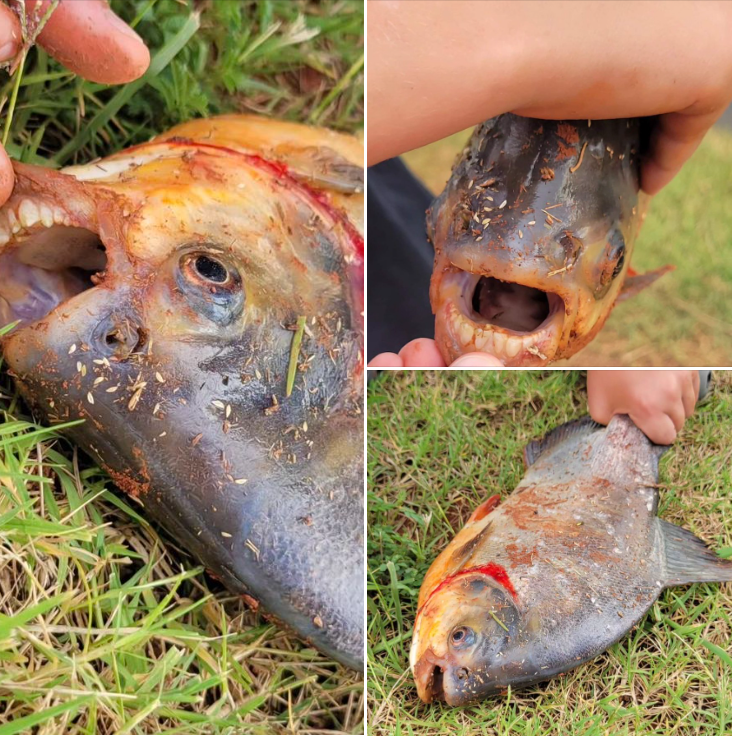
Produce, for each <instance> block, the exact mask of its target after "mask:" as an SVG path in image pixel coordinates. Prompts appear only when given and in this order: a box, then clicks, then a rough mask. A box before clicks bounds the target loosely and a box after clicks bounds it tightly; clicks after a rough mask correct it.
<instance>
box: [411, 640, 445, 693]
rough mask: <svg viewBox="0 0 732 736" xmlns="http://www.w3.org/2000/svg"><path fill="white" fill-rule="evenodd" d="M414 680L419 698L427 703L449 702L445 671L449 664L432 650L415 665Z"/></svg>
mask: <svg viewBox="0 0 732 736" xmlns="http://www.w3.org/2000/svg"><path fill="white" fill-rule="evenodd" d="M413 669H414V679H415V682H416V684H417V691H418V693H419V697H420V698H421V699H422V701H423V702H425V703H434V702H437V703H440V702H441V703H444V702H447V698H446V695H445V671H446V669H447V663H446V662H445V661H444V660H441V659H440V658H438V657H437V656H436V655H435V654H434V652H433V651H432V650H431V649H428V650H427V651H426V652H424V653H423V654H422V656H421V657H420V659H419V661H418V662H415V663H414V664H413Z"/></svg>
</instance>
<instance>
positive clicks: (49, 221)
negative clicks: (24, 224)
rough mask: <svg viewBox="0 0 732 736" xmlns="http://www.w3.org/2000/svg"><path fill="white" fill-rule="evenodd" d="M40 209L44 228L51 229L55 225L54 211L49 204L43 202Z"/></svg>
mask: <svg viewBox="0 0 732 736" xmlns="http://www.w3.org/2000/svg"><path fill="white" fill-rule="evenodd" d="M38 209H39V211H40V213H41V223H42V224H43V226H44V227H51V226H52V225H53V223H54V218H53V209H51V208H50V207H49V206H48V205H47V204H44V203H43V202H41V205H40V206H39V208H38Z"/></svg>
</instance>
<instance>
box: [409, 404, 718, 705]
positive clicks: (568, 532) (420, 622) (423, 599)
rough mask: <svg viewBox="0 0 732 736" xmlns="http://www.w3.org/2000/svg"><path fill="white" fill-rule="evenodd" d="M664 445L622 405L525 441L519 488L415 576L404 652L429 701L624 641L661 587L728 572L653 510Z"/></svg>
mask: <svg viewBox="0 0 732 736" xmlns="http://www.w3.org/2000/svg"><path fill="white" fill-rule="evenodd" d="M666 449H667V448H666V447H662V446H658V445H654V444H653V443H651V442H650V440H648V438H647V437H646V436H645V435H644V434H643V433H642V432H641V431H640V430H639V429H638V428H637V427H636V426H635V424H634V423H633V422H632V421H631V420H630V418H629V417H627V416H615V417H613V419H612V420H611V421H610V423H609V425H608V427H607V428H605V427H602V426H601V425H598V424H595V423H594V422H593V421H592V420H590V419H589V418H584V419H580V420H577V421H575V422H570V423H568V424H566V425H563V426H561V427H559V428H557V429H556V430H554V432H552V433H550V434H549V435H548V436H547V437H546V438H545V439H544V440H542V441H540V442H532V443H531V444H530V445H529V446H528V447H527V448H526V451H525V461H526V464H527V470H526V474H525V475H524V477H523V478H522V480H521V481H520V483H519V484H518V486H517V487H516V489H515V490H514V491H513V493H512V494H511V495H510V496H508V498H507V499H506V500H505V501H503V502H502V503H501V504H500V505H498V506H497V508H495V509H491V510H489V511H488V512H487V513H485V512H484V510H483V509H482V507H479V508H478V509H477V510H476V512H474V514H473V515H472V516H471V518H470V520H469V521H468V523H467V524H466V526H465V527H464V528H463V529H462V530H461V531H460V532H459V533H458V534H457V535H456V537H455V538H454V539H453V540H452V541H451V542H450V544H449V545H448V546H447V548H446V549H445V550H444V551H443V552H442V553H441V554H440V556H439V557H438V558H437V559H436V560H435V562H434V563H433V564H432V566H431V567H430V569H429V571H428V573H427V575H426V577H425V580H424V582H423V584H422V589H421V591H420V599H419V610H418V614H417V619H416V621H415V627H414V637H413V641H412V651H411V657H410V659H411V665H412V669H413V672H414V675H415V679H416V681H417V687H418V691H419V694H420V697H422V699H423V700H425V701H426V702H430V701H431V700H434V699H443V700H445V701H446V702H447V703H448V704H450V705H463V704H466V703H470V702H474V701H475V700H479V699H481V698H483V697H486V696H487V695H490V694H491V693H494V692H496V691H498V690H500V689H502V688H505V687H507V686H509V685H510V686H512V687H517V686H522V685H529V684H532V683H535V682H538V681H541V680H544V679H547V678H548V677H551V676H552V675H555V674H558V673H561V672H565V671H567V670H569V669H571V668H573V667H576V666H578V665H579V664H581V663H582V662H585V661H588V660H590V659H592V658H593V657H595V656H597V655H598V654H600V653H601V652H603V651H605V650H606V649H607V648H608V647H609V646H610V645H612V644H613V643H615V642H616V641H618V640H619V639H620V638H622V637H623V636H624V635H625V634H626V633H627V632H628V631H629V630H630V629H631V628H632V627H633V626H634V625H636V624H637V623H638V622H639V621H640V620H641V619H642V617H643V616H644V615H645V613H646V612H647V611H648V609H649V608H650V607H651V606H652V605H653V603H654V602H655V601H656V600H657V599H658V597H659V595H660V594H661V591H662V590H663V589H664V588H666V587H669V586H671V585H679V584H685V583H690V582H696V581H707V582H710V581H730V580H732V562H728V561H726V560H722V559H720V558H717V557H716V556H715V555H714V554H713V553H711V552H710V551H709V550H708V549H707V548H706V546H705V545H704V543H703V542H702V541H701V540H699V539H697V538H696V537H694V535H693V534H691V533H690V532H688V531H686V530H684V529H680V528H679V527H676V526H674V525H672V524H669V523H668V522H665V521H662V520H661V519H659V518H658V517H657V516H656V511H657V507H658V461H659V458H660V457H661V455H662V454H663V452H664V451H665V450H666ZM486 503H487V504H489V506H493V505H494V501H493V500H492V499H490V500H489V501H488V502H486ZM456 639H457V641H456Z"/></svg>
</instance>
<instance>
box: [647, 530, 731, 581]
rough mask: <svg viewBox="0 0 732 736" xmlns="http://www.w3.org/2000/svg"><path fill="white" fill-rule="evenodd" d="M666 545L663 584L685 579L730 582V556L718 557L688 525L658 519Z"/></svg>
mask: <svg viewBox="0 0 732 736" xmlns="http://www.w3.org/2000/svg"><path fill="white" fill-rule="evenodd" d="M658 524H659V529H660V531H661V536H662V537H663V541H664V547H665V558H666V559H665V561H666V564H665V569H664V579H663V580H662V581H661V582H662V583H663V585H664V587H669V586H671V585H686V584H688V583H726V582H732V560H725V559H723V558H722V557H717V555H716V554H714V551H713V550H711V549H709V547H708V546H707V544H706V542H704V541H702V540H701V539H699V537H697V536H695V535H694V534H692V533H691V532H690V531H688V530H687V529H682V528H681V527H680V526H676V525H675V524H670V523H669V522H668V521H663V519H658Z"/></svg>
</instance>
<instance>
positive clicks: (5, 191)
mask: <svg viewBox="0 0 732 736" xmlns="http://www.w3.org/2000/svg"><path fill="white" fill-rule="evenodd" d="M14 184H15V172H14V171H13V165H12V164H11V163H10V159H9V158H8V154H7V153H5V149H4V148H3V147H2V146H0V206H2V205H4V204H5V202H6V201H7V199H8V197H9V196H10V195H11V194H12V192H13V185H14Z"/></svg>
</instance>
